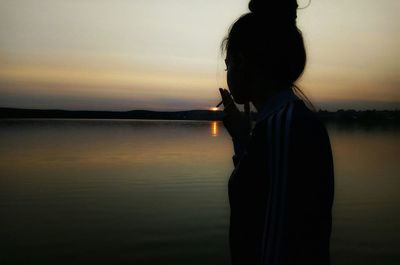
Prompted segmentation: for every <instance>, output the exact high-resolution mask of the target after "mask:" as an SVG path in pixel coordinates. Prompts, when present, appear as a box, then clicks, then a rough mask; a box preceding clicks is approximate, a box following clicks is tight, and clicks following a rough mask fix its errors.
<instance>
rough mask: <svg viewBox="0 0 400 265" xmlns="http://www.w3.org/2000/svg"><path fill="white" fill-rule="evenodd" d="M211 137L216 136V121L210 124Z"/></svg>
mask: <svg viewBox="0 0 400 265" xmlns="http://www.w3.org/2000/svg"><path fill="white" fill-rule="evenodd" d="M211 135H212V136H218V123H217V122H216V121H213V122H211Z"/></svg>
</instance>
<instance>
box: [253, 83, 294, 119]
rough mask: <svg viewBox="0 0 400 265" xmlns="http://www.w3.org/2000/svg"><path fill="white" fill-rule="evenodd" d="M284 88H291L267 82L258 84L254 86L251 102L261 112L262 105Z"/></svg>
mask: <svg viewBox="0 0 400 265" xmlns="http://www.w3.org/2000/svg"><path fill="white" fill-rule="evenodd" d="M284 89H289V87H288V86H287V85H285V86H283V85H276V84H275V85H271V84H270V85H267V84H265V83H264V84H261V83H259V84H257V85H255V86H253V89H252V91H253V93H252V94H253V96H252V98H253V99H252V100H251V102H252V103H253V105H254V107H255V108H256V110H257V112H260V110H261V109H262V107H263V106H264V105H265V104H266V103H267V101H268V100H269V99H271V98H272V97H273V96H275V95H276V94H278V93H279V92H280V91H282V90H284Z"/></svg>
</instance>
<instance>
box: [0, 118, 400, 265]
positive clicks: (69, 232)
mask: <svg viewBox="0 0 400 265" xmlns="http://www.w3.org/2000/svg"><path fill="white" fill-rule="evenodd" d="M328 131H329V134H330V139H331V143H332V147H333V153H334V165H335V202H334V220H333V223H334V226H333V234H332V240H331V244H332V248H331V250H332V264H333V265H337V264H363V265H370V264H385V265H388V264H400V262H399V260H400V255H399V254H398V249H399V243H398V242H400V233H398V231H399V230H400V227H399V224H400V214H399V213H400V209H399V207H400V193H399V192H398V187H399V185H400V180H399V178H398V172H399V171H400V167H399V163H398V157H399V146H400V145H399V143H400V142H399V141H400V134H399V131H398V130H381V129H379V130H378V129H377V130H375V129H374V130H361V129H358V128H346V129H344V128H341V127H335V126H329V127H328ZM216 136H218V137H216ZM232 154H233V147H232V141H231V138H230V136H229V134H228V133H227V131H226V130H225V128H224V127H223V125H222V123H221V122H220V121H146V120H140V121H132V120H47V121H46V120H18V121H2V120H0V213H1V217H2V218H0V238H2V239H3V240H2V242H1V243H0V249H1V250H0V257H1V258H0V260H1V262H0V263H1V264H43V265H46V264H60V261H64V263H63V262H61V264H85V262H84V261H86V260H88V259H91V261H93V262H91V263H97V264H137V265H141V264H154V265H157V264H162V265H168V264H174V265H181V264H191V265H197V264H199V265H200V264H201V265H202V264H210V265H213V264H229V248H228V247H229V244H228V237H227V235H228V228H229V227H228V224H229V223H228V221H229V207H228V197H227V183H228V177H229V175H230V173H231V171H232V170H233V163H232V160H231V156H232ZM84 253H85V254H84ZM67 256H68V257H71V259H72V257H74V258H73V260H71V259H69V260H68V259H67Z"/></svg>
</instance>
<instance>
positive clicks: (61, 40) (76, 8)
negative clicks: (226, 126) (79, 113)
mask: <svg viewBox="0 0 400 265" xmlns="http://www.w3.org/2000/svg"><path fill="white" fill-rule="evenodd" d="M248 2H249V0H220V1H211V0H207V1H195V0H186V1H180V0H170V1H85V0H75V1H54V0H41V1H31V0H13V1H0V25H1V27H0V40H1V41H0V107H17V108H43V109H44V108H62V109H80V110H82V109H97V110H131V109H147V110H190V109H210V110H214V111H216V110H217V109H215V108H208V107H207V106H212V105H213V104H214V102H218V101H219V100H221V99H220V95H219V91H218V88H219V87H224V88H227V84H226V78H225V74H226V73H225V72H224V71H223V69H224V68H225V66H224V63H223V61H224V56H223V55H221V52H220V44H221V41H222V39H223V38H224V37H225V36H226V34H227V32H228V29H229V27H230V25H231V24H232V23H233V22H234V21H235V19H237V18H238V17H239V16H240V15H242V14H244V13H245V12H248V11H249V10H248V8H247V5H248ZM298 3H299V6H305V5H307V3H308V1H307V0H298ZM221 10H223V12H221ZM398 10H400V1H398V0H386V1H376V0H352V1H345V0H338V1H312V2H311V5H310V6H309V7H308V8H306V9H301V10H298V12H297V14H298V15H297V25H298V26H299V28H300V30H301V31H302V32H303V36H304V40H305V44H306V49H307V65H306V69H305V72H304V74H303V76H302V77H301V78H300V80H298V83H297V85H299V87H300V88H301V89H302V90H303V91H304V92H305V94H306V95H307V96H308V97H309V98H310V100H311V101H312V102H313V103H314V105H315V106H316V107H317V108H318V107H321V108H328V109H332V110H334V109H338V108H355V109H362V108H376V109H379V108H381V107H382V108H388V109H393V108H400V89H399V87H400V74H399V73H400V53H399V52H398V47H400V24H399V22H398V14H397V13H398ZM204 18H207V19H204ZM262 32H266V34H267V32H268V30H265V31H262Z"/></svg>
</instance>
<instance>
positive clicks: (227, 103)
mask: <svg viewBox="0 0 400 265" xmlns="http://www.w3.org/2000/svg"><path fill="white" fill-rule="evenodd" d="M219 92H220V94H221V98H222V102H223V104H224V109H225V110H228V109H234V108H233V107H235V104H233V99H232V97H231V95H230V94H229V91H228V90H226V89H223V88H219ZM228 107H229V108H228Z"/></svg>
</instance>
